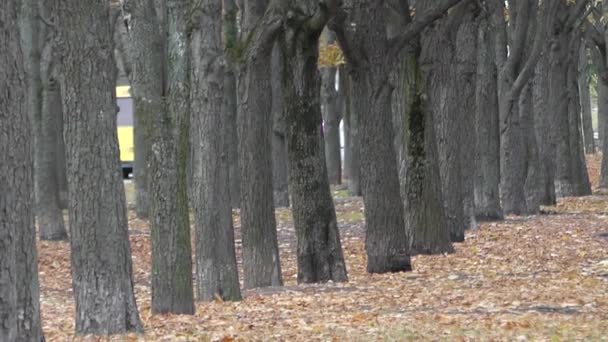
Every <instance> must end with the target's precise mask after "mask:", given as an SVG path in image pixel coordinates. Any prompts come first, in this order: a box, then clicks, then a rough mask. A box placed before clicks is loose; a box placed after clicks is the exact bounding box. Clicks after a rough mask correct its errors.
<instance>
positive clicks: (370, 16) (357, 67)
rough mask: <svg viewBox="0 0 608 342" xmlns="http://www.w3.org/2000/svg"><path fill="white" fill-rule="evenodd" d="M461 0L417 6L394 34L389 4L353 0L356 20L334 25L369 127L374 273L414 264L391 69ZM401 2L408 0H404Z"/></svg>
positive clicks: (364, 166)
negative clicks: (396, 142) (400, 172)
mask: <svg viewBox="0 0 608 342" xmlns="http://www.w3.org/2000/svg"><path fill="white" fill-rule="evenodd" d="M458 2H459V1H458V0H450V1H442V2H441V3H439V4H438V5H436V6H434V7H433V8H431V9H428V10H426V11H419V12H417V13H418V14H417V15H416V16H415V18H414V20H413V21H411V22H410V23H408V24H406V25H405V27H404V28H402V29H400V30H399V32H398V33H397V34H396V35H395V37H393V38H391V39H390V40H389V37H388V36H387V33H388V32H387V27H386V26H384V25H378V23H387V22H388V15H389V8H388V5H389V4H387V3H385V2H371V3H369V2H367V1H352V4H351V5H352V9H351V10H350V18H348V19H349V23H354V24H355V25H349V27H346V26H345V25H344V20H337V21H335V22H334V23H333V24H332V27H331V28H332V29H333V30H334V32H335V33H336V37H337V39H338V42H339V43H340V46H341V48H342V51H343V52H344V54H345V57H346V59H347V61H348V65H349V68H350V73H351V75H352V77H353V79H352V80H353V92H352V94H351V95H352V98H353V100H354V101H353V102H354V106H353V108H356V109H357V110H358V111H359V113H358V114H359V118H358V122H359V123H360V124H361V123H365V130H362V131H361V132H360V133H361V145H360V152H361V180H362V185H363V186H362V190H363V202H364V204H365V219H366V241H365V243H366V253H367V260H368V264H367V271H368V272H370V273H384V272H397V271H407V270H410V269H411V262H410V257H409V242H408V240H407V236H406V235H405V221H404V216H403V205H402V202H401V195H400V191H399V175H398V169H397V158H396V157H397V156H396V153H395V148H394V130H393V127H392V126H393V124H392V113H391V103H392V100H391V96H392V87H391V86H390V85H389V83H388V81H389V71H390V70H391V68H392V66H393V64H394V63H396V62H397V60H398V59H397V57H398V56H399V54H400V53H401V50H402V49H403V48H404V47H405V46H406V45H407V44H408V43H409V42H410V41H411V40H412V39H414V38H416V37H417V36H418V35H419V33H420V31H421V30H422V29H424V28H425V27H426V26H427V25H429V24H430V23H432V22H433V21H435V20H436V19H438V18H439V17H441V16H442V15H443V14H444V13H445V12H446V11H447V10H448V9H449V8H450V7H452V6H453V5H454V4H456V3H458ZM402 5H403V4H402ZM403 8H409V5H408V4H407V3H406V4H405V6H404V7H403ZM401 12H403V13H409V11H407V10H405V11H401ZM403 13H401V14H403ZM405 15H408V14H405ZM340 17H341V16H339V18H340ZM341 19H346V18H341Z"/></svg>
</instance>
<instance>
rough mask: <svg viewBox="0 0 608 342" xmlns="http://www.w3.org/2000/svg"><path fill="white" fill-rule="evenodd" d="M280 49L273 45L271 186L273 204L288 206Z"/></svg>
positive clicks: (287, 174)
mask: <svg viewBox="0 0 608 342" xmlns="http://www.w3.org/2000/svg"><path fill="white" fill-rule="evenodd" d="M281 58H282V57H281V51H280V49H279V47H278V45H275V46H274V48H273V51H272V70H271V77H272V78H271V80H270V81H271V83H272V142H271V144H272V187H273V190H274V196H273V197H274V205H275V207H277V208H281V207H289V170H288V168H289V167H288V165H287V163H288V157H287V139H286V134H287V127H286V118H285V100H284V96H283V85H282V79H281V67H282V65H281V63H282V61H281Z"/></svg>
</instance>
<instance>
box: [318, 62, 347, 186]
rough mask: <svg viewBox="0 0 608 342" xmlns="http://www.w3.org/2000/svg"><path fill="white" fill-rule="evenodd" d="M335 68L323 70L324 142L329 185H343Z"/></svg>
mask: <svg viewBox="0 0 608 342" xmlns="http://www.w3.org/2000/svg"><path fill="white" fill-rule="evenodd" d="M336 73H337V68H335V67H324V68H322V69H321V79H322V82H321V83H322V85H321V106H322V110H323V141H324V142H325V164H326V165H327V175H328V176H329V184H332V185H334V184H341V183H342V157H341V155H340V111H339V110H338V108H339V107H338V101H339V98H338V92H337V91H336Z"/></svg>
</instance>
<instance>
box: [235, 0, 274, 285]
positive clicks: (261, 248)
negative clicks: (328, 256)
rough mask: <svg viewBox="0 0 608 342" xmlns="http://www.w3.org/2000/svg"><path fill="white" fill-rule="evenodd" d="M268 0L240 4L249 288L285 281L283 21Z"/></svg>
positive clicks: (243, 188) (244, 216) (241, 157)
mask: <svg viewBox="0 0 608 342" xmlns="http://www.w3.org/2000/svg"><path fill="white" fill-rule="evenodd" d="M267 5H268V0H256V1H247V2H246V3H245V4H244V7H243V8H242V11H243V12H242V13H243V16H242V19H241V20H242V21H241V39H240V42H239V44H238V47H239V48H238V50H240V51H239V56H238V61H239V63H238V65H237V68H238V72H237V88H238V114H237V115H238V118H237V122H238V136H239V162H240V168H241V173H240V175H241V177H240V178H241V230H242V234H243V268H244V272H243V273H244V286H245V288H253V287H263V286H276V285H282V284H283V280H282V276H281V263H280V260H279V248H278V241H277V232H276V219H275V216H274V204H273V190H272V157H271V146H272V145H271V135H270V133H271V130H272V117H271V113H272V94H271V92H270V91H268V90H269V89H271V81H270V75H271V68H270V65H271V63H270V61H271V52H272V46H273V42H274V38H275V37H276V33H277V31H278V29H279V28H280V25H281V20H280V19H276V20H263V19H264V14H265V12H266V9H267V7H268V6H267Z"/></svg>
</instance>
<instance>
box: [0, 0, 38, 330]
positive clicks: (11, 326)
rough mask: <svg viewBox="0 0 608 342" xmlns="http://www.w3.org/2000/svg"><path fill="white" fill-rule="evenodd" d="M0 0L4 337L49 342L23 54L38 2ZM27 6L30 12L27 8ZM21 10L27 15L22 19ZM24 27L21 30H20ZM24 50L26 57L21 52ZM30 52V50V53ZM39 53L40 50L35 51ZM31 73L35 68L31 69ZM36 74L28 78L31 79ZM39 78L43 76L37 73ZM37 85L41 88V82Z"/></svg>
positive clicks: (0, 305) (0, 309) (0, 312)
mask: <svg viewBox="0 0 608 342" xmlns="http://www.w3.org/2000/svg"><path fill="white" fill-rule="evenodd" d="M19 4H20V2H19V1H13V0H8V1H3V2H2V3H0V51H6V52H8V53H3V54H0V88H1V89H5V90H8V91H2V92H0V175H2V177H0V189H2V191H0V212H1V213H2V214H1V215H0V284H2V285H1V286H0V322H1V323H0V340H2V341H44V336H43V334H42V324H41V321H40V295H39V285H38V268H37V253H36V228H35V226H34V197H33V194H34V179H33V166H34V163H33V160H32V151H33V149H32V147H33V142H32V138H31V137H32V128H33V127H32V117H31V115H30V110H32V109H31V108H30V102H29V100H30V99H29V94H31V93H33V92H31V89H32V88H33V86H36V85H34V84H31V83H30V84H28V83H26V76H28V75H27V73H26V70H25V69H24V63H23V60H24V58H25V59H27V60H31V59H30V58H31V55H30V56H28V55H27V52H31V49H32V48H33V47H34V45H30V46H29V49H28V48H27V47H25V48H24V46H23V45H22V41H21V39H20V36H21V35H23V36H24V37H23V38H24V40H25V41H26V42H28V40H29V42H32V39H31V36H29V37H28V35H29V34H31V33H32V31H31V30H32V26H30V25H31V24H32V21H31V20H33V19H34V18H36V17H35V13H34V12H33V11H32V10H33V9H34V8H35V7H34V3H33V2H26V3H25V4H23V8H20V7H19ZM23 9H25V13H24V12H23ZM19 13H21V14H24V16H23V17H21V18H22V19H21V20H22V21H21V22H18V18H20V16H19V15H18V14H19ZM20 29H21V32H20ZM22 49H23V51H25V52H26V55H23V54H22ZM28 50H30V51H28ZM34 53H35V52H34ZM27 71H28V72H31V70H27ZM32 76H33V75H29V77H27V79H28V81H30V82H31V80H32V78H33V77H32ZM38 76H39V75H38ZM37 86H40V84H39V83H38V84H37Z"/></svg>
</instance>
